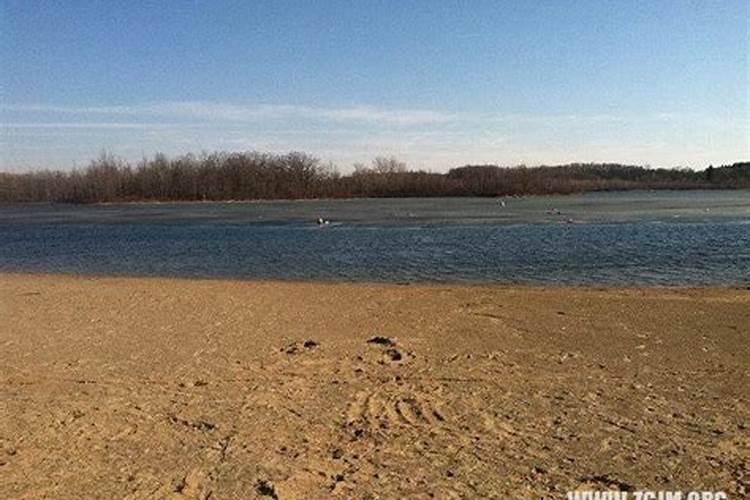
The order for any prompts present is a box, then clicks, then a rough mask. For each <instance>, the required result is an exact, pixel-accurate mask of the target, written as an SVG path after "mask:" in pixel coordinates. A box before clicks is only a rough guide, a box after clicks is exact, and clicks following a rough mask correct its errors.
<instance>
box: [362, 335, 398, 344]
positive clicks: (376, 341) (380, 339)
mask: <svg viewBox="0 0 750 500" xmlns="http://www.w3.org/2000/svg"><path fill="white" fill-rule="evenodd" d="M367 343H368V344H376V345H389V346H392V345H396V343H395V342H394V341H393V340H391V339H389V338H388V337H380V336H376V337H372V338H370V339H368V340H367Z"/></svg>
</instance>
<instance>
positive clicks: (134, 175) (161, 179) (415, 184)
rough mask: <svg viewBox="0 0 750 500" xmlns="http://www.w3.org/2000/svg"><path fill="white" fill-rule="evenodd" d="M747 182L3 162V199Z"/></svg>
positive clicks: (230, 157)
mask: <svg viewBox="0 0 750 500" xmlns="http://www.w3.org/2000/svg"><path fill="white" fill-rule="evenodd" d="M733 188H734V189H736V188H750V162H742V163H734V164H732V165H724V166H720V167H713V166H709V167H707V168H706V169H704V170H700V171H696V170H690V169H685V168H679V169H663V168H648V167H644V166H635V165H621V164H617V163H573V164H568V165H558V166H545V165H543V166H537V167H526V166H514V167H500V166H497V165H467V166H462V167H458V168H453V169H451V170H450V171H448V172H447V173H445V174H443V173H433V172H426V171H415V170H409V169H408V168H407V166H406V164H405V163H403V162H400V161H398V160H397V159H395V158H382V157H379V158H376V159H375V160H373V162H372V164H371V165H363V164H357V165H355V166H354V171H353V172H352V173H350V174H347V175H342V174H341V173H340V172H339V171H338V170H337V169H336V168H335V167H334V166H333V165H331V164H326V163H323V162H321V161H320V160H319V159H317V158H315V157H313V156H311V155H308V154H305V153H299V152H291V153H287V154H270V153H259V152H242V153H226V152H216V153H204V154H201V155H193V154H187V155H182V156H178V157H174V158H168V157H167V156H165V155H163V154H156V155H155V156H153V157H152V158H144V159H143V160H141V161H140V162H137V163H136V164H131V163H129V162H127V161H125V160H122V159H120V158H117V157H115V156H113V155H110V154H102V155H101V156H100V157H99V158H97V159H96V160H94V161H92V162H91V163H90V164H89V165H88V166H87V167H85V168H82V169H73V170H70V171H61V170H54V171H53V170H41V171H34V172H28V173H1V172H0V202H67V203H101V202H123V201H149V200H152V201H157V200H158V201H201V200H205V201H221V200H263V199H266V200H268V199H300V198H354V197H418V196H508V195H528V194H532V195H542V194H569V193H579V192H585V191H605V190H628V189H733Z"/></svg>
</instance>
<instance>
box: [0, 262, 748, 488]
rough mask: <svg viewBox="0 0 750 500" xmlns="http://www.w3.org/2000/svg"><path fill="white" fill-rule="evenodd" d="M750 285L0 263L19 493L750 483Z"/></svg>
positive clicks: (5, 414) (2, 460)
mask: <svg viewBox="0 0 750 500" xmlns="http://www.w3.org/2000/svg"><path fill="white" fill-rule="evenodd" d="M748 335H750V291H748V290H746V289H683V288H661V289H660V288H651V289H594V288H508V287H468V286H453V285H450V286H416V285H366V284H315V283H279V282H249V281H247V282H243V281H218V280H205V281H198V280H178V279H151V278H148V279H140V278H105V277H73V276H52V275H20V274H4V275H0V349H1V350H0V353H1V354H0V381H1V384H0V400H1V401H2V404H0V484H2V493H1V494H0V496H2V497H3V498H56V499H60V498H82V497H88V498H203V499H206V498H212V499H224V498H253V497H256V496H257V497H260V498H264V497H265V498H280V499H287V498H330V497H339V498H403V497H409V498H503V497H514V498H540V497H544V498H564V496H565V492H566V491H568V490H573V489H576V488H584V489H600V490H601V489H621V490H641V489H649V490H660V489H668V490H683V491H687V490H692V489H698V490H722V491H725V492H727V493H728V494H729V495H730V498H740V497H742V496H743V495H747V494H748V492H749V491H750V475H749V474H750V472H749V469H750V429H748V425H750V424H748V422H750V402H749V400H748V399H749V398H750V376H749V370H750V337H749V336H748Z"/></svg>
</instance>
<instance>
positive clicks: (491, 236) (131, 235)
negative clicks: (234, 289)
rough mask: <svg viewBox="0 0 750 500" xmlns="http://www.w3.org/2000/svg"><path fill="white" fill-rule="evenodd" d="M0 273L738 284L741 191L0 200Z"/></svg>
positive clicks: (746, 246)
mask: <svg viewBox="0 0 750 500" xmlns="http://www.w3.org/2000/svg"><path fill="white" fill-rule="evenodd" d="M319 217H322V218H325V219H328V220H330V221H331V223H330V224H327V225H323V226H319V225H318V224H317V222H316V220H317V219H318V218H319ZM0 271H6V272H56V273H84V274H110V275H134V276H175V277H201V278H209V277H222V278H243V279H252V278H261V279H285V280H326V281H329V280H332V281H368V282H369V281H375V282H439V283H486V284H490V283H491V284H534V285H614V286H635V285H645V286H654V285H700V286H703V285H722V286H746V285H748V284H750V192H748V191H656V192H646V191H636V192H617V193H588V194H583V195H572V196H544V197H524V198H431V199H430V198H428V199H360V200H315V201H269V202H249V203H244V202H243V203H144V204H111V205H49V204H44V205H37V204H33V205H16V204H14V205H0Z"/></svg>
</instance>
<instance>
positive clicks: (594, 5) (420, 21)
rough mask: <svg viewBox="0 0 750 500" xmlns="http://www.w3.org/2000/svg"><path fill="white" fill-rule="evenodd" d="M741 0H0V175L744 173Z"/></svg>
mask: <svg viewBox="0 0 750 500" xmlns="http://www.w3.org/2000/svg"><path fill="white" fill-rule="evenodd" d="M749 38H750V2H748V1H747V0H725V1H713V0H702V1H689V0H659V1H656V2H644V1H636V0H631V1H624V0H623V1H614V0H575V1H574V0H569V1H562V0H560V1H552V0H546V1H545V0H538V1H528V0H519V1H500V0H490V1H482V0H465V1H453V0H439V1H432V2H429V1H416V0H415V1H410V0H397V1H385V0H363V1H358V0H325V1H320V2H312V1H309V0H308V1H304V0H302V1H297V2H294V1H283V0H275V1H261V0H257V1H239V0H238V1H233V0H211V1H208V0H184V1H182V0H171V1H168V2H163V1H117V0H100V1H95V0H90V1H83V0H81V1H77V0H68V1H65V2H50V1H36V0H0V170H4V171H25V170H30V169H38V168H62V169H68V168H73V167H81V166H85V165H86V164H87V163H88V162H89V161H90V160H91V159H93V158H95V157H97V156H99V154H100V153H101V152H103V151H107V152H111V153H113V154H115V155H117V156H120V157H122V158H124V159H127V160H138V159H140V158H142V157H143V156H144V155H145V156H151V155H153V154H154V153H156V152H164V153H166V154H167V155H177V154H182V153H188V152H194V153H199V152H201V151H215V150H222V151H246V150H257V151H268V152H288V151H304V152H307V153H310V154H313V155H315V156H317V157H319V158H320V159H321V160H322V161H324V162H333V163H334V164H336V165H337V166H338V167H339V168H340V170H341V171H343V172H346V171H348V170H350V169H351V167H352V164H354V163H356V162H361V163H369V162H370V161H371V160H372V159H373V158H374V157H376V156H395V157H397V158H399V159H401V160H403V161H406V162H407V163H408V164H409V166H410V167H412V168H418V169H425V170H431V171H446V170H447V169H449V168H451V167H455V166H460V165H465V164H485V163H493V164H499V165H517V164H526V165H538V164H559V163H568V162H576V161H578V162H589V161H591V162H605V161H606V162H622V163H629V164H638V165H651V166H655V167H656V166H658V167H690V168H704V167H705V166H707V165H708V164H714V165H721V164H727V163H732V162H735V161H740V160H748V159H750V41H749Z"/></svg>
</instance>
